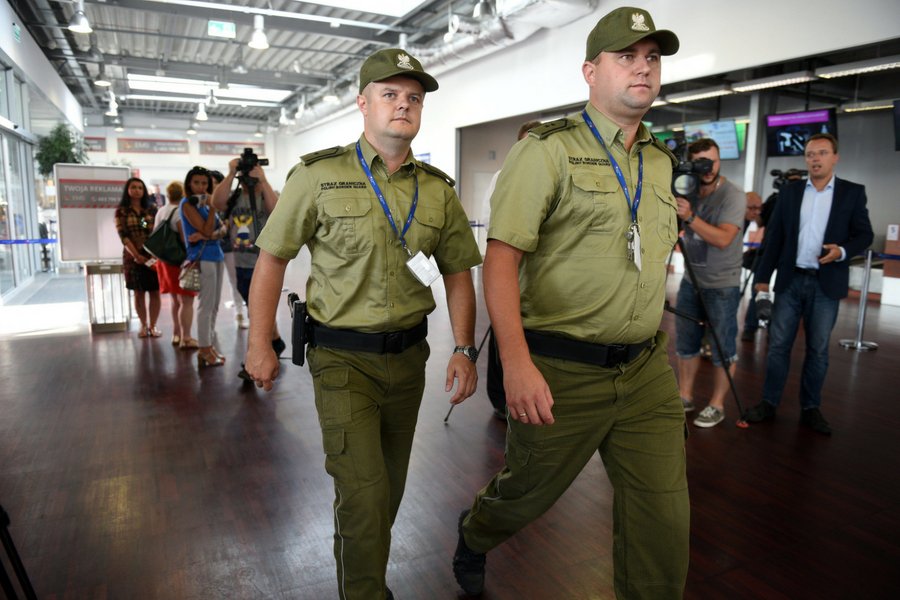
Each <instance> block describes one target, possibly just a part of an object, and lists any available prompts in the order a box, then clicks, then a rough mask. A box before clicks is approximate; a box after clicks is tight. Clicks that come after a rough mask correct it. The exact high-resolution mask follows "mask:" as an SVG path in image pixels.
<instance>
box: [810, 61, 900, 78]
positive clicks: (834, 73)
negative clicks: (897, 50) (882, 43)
mask: <svg viewBox="0 0 900 600" xmlns="http://www.w3.org/2000/svg"><path fill="white" fill-rule="evenodd" d="M897 68H900V56H885V57H884V58H872V59H869V60H861V61H858V62H852V63H847V64H844V65H834V66H831V67H822V68H820V69H816V75H817V76H819V77H824V78H825V79H833V78H835V77H846V76H847V75H860V74H862V73H874V72H875V71H887V70H889V69H897Z"/></svg>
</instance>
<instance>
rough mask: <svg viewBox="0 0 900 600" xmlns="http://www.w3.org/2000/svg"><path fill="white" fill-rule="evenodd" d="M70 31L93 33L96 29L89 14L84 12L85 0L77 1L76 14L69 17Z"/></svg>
mask: <svg viewBox="0 0 900 600" xmlns="http://www.w3.org/2000/svg"><path fill="white" fill-rule="evenodd" d="M69 31H72V32H74V33H91V32H92V31H94V28H93V27H91V23H90V21H88V18H87V15H86V14H84V0H78V1H77V2H76V3H75V14H73V15H72V18H71V19H69Z"/></svg>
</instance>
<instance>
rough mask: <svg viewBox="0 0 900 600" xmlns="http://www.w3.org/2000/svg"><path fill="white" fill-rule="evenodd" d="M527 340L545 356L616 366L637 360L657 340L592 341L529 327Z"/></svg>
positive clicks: (602, 365)
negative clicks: (619, 342)
mask: <svg viewBox="0 0 900 600" xmlns="http://www.w3.org/2000/svg"><path fill="white" fill-rule="evenodd" d="M525 341H526V342H528V349H529V350H531V351H532V352H534V353H535V354H539V355H541V356H549V357H551V358H562V359H563V360H574V361H576V362H580V363H587V364H589V365H597V366H600V367H605V368H612V367H615V366H616V365H620V364H623V363H628V362H631V361H633V360H634V359H635V358H637V356H638V354H640V353H641V352H642V351H643V350H644V348H647V347H649V346H650V344H652V343H653V338H649V339H646V340H644V341H643V342H638V343H637V344H591V343H590V342H581V341H578V340H573V339H570V338H564V337H560V336H557V335H548V334H546V333H540V332H537V331H532V330H528V329H526V330H525Z"/></svg>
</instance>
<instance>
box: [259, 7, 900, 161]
mask: <svg viewBox="0 0 900 600" xmlns="http://www.w3.org/2000/svg"><path fill="white" fill-rule="evenodd" d="M640 4H641V5H642V6H643V7H645V8H647V9H648V10H649V11H650V13H651V14H652V15H653V18H654V21H655V23H656V26H657V27H659V28H665V29H671V30H673V31H675V32H676V33H677V34H678V36H679V38H680V40H681V50H680V51H679V53H678V54H676V55H675V56H672V57H666V58H665V59H664V65H663V82H664V83H672V82H675V81H683V80H688V79H694V78H697V77H702V76H705V75H710V74H715V73H722V72H725V71H731V70H736V69H741V68H745V67H751V66H756V65H761V64H768V63H774V62H779V61H782V60H787V59H793V58H797V57H801V56H807V55H815V54H819V53H824V52H830V51H833V50H837V49H841V48H849V47H853V46H859V45H863V44H869V43H873V42H876V41H881V40H887V39H893V38H896V37H897V35H898V32H900V30H898V23H900V2H898V1H897V0H857V1H856V2H853V3H850V2H846V0H821V1H820V2H817V3H815V4H810V3H808V2H805V1H802V0H756V1H754V2H734V1H731V0H719V1H718V2H716V1H712V0H711V1H707V2H703V3H700V2H674V1H672V0H646V1H644V2H641V3H640ZM614 6H616V5H614V4H612V3H608V2H602V3H601V6H600V7H599V8H598V9H597V10H596V11H595V13H594V14H593V15H589V16H588V17H585V18H582V19H580V20H578V21H575V22H574V23H571V24H570V25H567V26H565V27H562V28H560V29H557V30H553V31H549V30H542V31H540V32H538V33H537V34H535V35H533V36H532V37H530V38H528V39H527V40H525V41H524V42H522V43H519V44H516V45H514V46H512V47H510V48H507V49H504V50H500V51H498V52H497V53H495V54H493V55H491V56H489V57H486V58H483V59H479V60H477V61H474V62H471V63H468V64H466V65H464V66H462V67H459V68H457V69H454V70H452V71H450V72H448V73H443V74H442V75H441V76H440V77H439V81H440V84H441V89H440V90H438V91H437V92H435V93H433V94H429V95H428V97H427V98H426V101H425V114H424V119H423V126H422V131H421V132H420V133H419V136H418V137H417V138H416V141H415V143H414V144H413V150H414V151H415V152H416V153H423V152H428V153H430V154H431V158H432V163H433V164H434V165H436V166H438V167H439V168H441V169H443V170H445V171H447V172H448V173H450V174H451V175H453V174H454V173H456V168H457V165H456V129H457V128H459V127H465V126H467V125H472V124H474V123H482V122H485V121H493V120H496V119H503V118H507V117H512V116H516V115H521V114H524V113H530V112H538V111H540V110H542V109H546V108H550V107H556V106H563V105H567V104H572V103H575V102H580V101H583V100H584V99H585V98H586V88H585V84H584V82H583V80H582V78H581V70H580V69H581V62H582V60H583V59H584V43H585V40H586V38H587V34H588V32H589V31H590V30H591V29H592V28H593V26H594V25H595V24H596V22H597V20H598V19H599V18H600V17H602V16H603V15H604V14H606V13H607V12H609V11H610V10H611V9H612V8H614ZM361 129H362V127H361V120H360V117H359V115H358V114H357V113H355V112H353V113H350V114H348V115H347V116H344V117H342V118H340V119H337V120H335V121H331V122H329V123H326V124H325V125H323V126H321V127H316V128H313V129H310V130H307V131H305V132H303V133H301V134H298V135H296V136H293V137H290V138H281V139H279V140H277V143H278V146H277V152H278V153H279V154H280V155H286V156H299V155H302V154H305V153H306V152H311V151H314V150H318V149H321V148H327V147H329V146H334V145H336V144H346V143H349V142H350V141H352V140H354V139H356V138H357V137H358V136H359V133H360V131H361ZM286 174H287V171H286V170H285V171H283V172H279V175H280V176H281V177H282V178H283V177H284V176H285V175H286Z"/></svg>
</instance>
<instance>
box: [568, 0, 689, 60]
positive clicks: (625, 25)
mask: <svg viewBox="0 0 900 600" xmlns="http://www.w3.org/2000/svg"><path fill="white" fill-rule="evenodd" d="M648 37H652V38H653V39H655V40H656V42H657V43H658V44H659V50H660V52H661V53H662V54H663V55H665V56H668V55H670V54H675V53H676V52H678V46H679V42H678V36H677V35H675V34H674V33H672V32H671V31H669V30H668V29H657V28H656V26H654V25H653V17H651V16H650V13H648V12H647V11H646V10H644V9H643V8H634V7H632V6H623V7H622V8H617V9H616V10H614V11H612V12H611V13H609V14H607V15H606V16H605V17H603V18H602V19H600V20H599V21H598V22H597V24H596V25H595V26H594V28H593V29H592V30H591V33H590V35H588V39H587V52H585V56H584V60H594V58H596V57H597V55H598V54H600V53H601V52H618V51H619V50H624V49H625V48H627V47H629V46H631V45H632V44H634V43H635V42H638V41H640V40H642V39H644V38H648Z"/></svg>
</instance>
